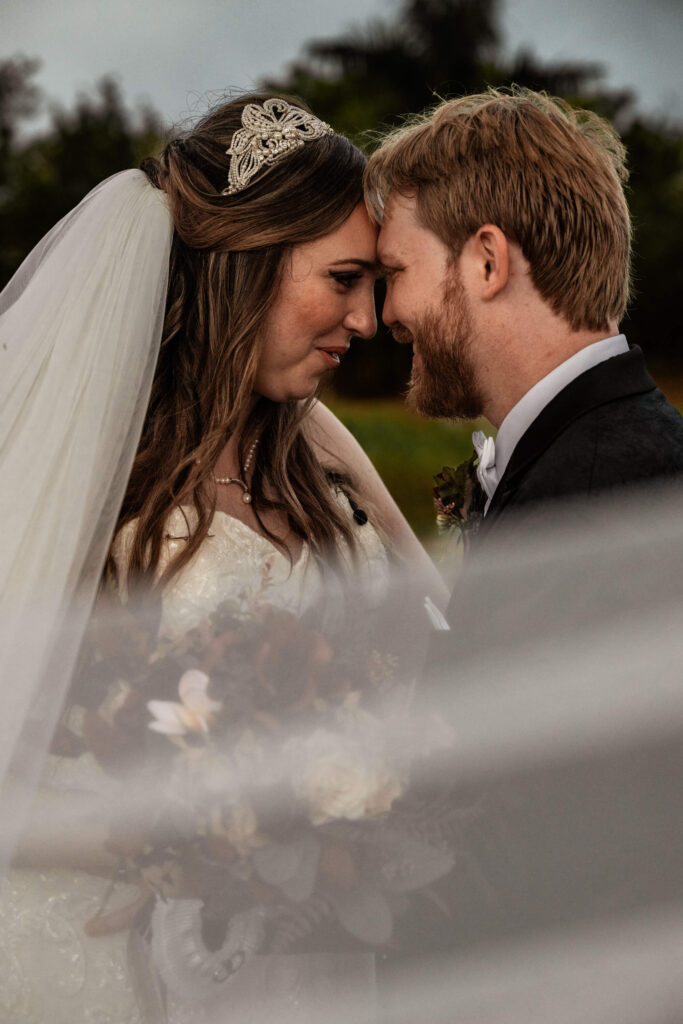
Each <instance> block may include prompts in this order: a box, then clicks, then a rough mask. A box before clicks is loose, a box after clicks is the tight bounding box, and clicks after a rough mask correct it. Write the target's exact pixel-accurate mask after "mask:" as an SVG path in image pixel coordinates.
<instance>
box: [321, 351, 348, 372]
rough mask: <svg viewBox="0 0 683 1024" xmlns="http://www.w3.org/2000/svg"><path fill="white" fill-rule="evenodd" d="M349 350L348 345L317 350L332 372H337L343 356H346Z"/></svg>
mask: <svg viewBox="0 0 683 1024" xmlns="http://www.w3.org/2000/svg"><path fill="white" fill-rule="evenodd" d="M348 350H349V347H348V345H328V346H327V347H326V348H319V349H317V351H318V352H320V354H321V356H322V357H323V359H324V360H325V364H326V365H327V367H328V368H329V369H330V370H335V369H336V368H337V367H338V366H339V364H340V362H341V360H342V356H344V355H346V353H347V352H348Z"/></svg>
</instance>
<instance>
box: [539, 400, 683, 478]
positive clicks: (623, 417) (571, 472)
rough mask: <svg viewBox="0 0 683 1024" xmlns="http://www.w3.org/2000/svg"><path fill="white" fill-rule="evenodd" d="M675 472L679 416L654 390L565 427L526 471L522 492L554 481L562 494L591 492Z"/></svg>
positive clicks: (681, 437) (682, 421)
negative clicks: (541, 482) (573, 491)
mask: <svg viewBox="0 0 683 1024" xmlns="http://www.w3.org/2000/svg"><path fill="white" fill-rule="evenodd" d="M676 473H683V417H682V416H681V415H680V413H679V412H678V410H677V409H675V408H674V406H672V405H671V404H670V403H669V402H668V401H667V400H666V398H665V397H664V395H663V394H662V392H661V391H660V390H659V389H658V388H653V389H651V390H650V391H647V392H645V393H641V394H632V395H624V396H621V397H619V398H615V399H613V400H612V401H609V402H606V403H605V404H602V405H597V406H595V407H594V408H591V409H589V410H587V411H585V412H584V413H583V414H582V415H580V416H578V417H577V418H576V419H574V420H572V421H571V422H570V423H568V424H567V425H566V427H565V428H564V430H562V432H561V433H560V434H559V435H558V436H557V437H556V438H555V439H554V441H553V442H552V444H550V445H549V446H548V448H546V450H545V451H544V452H543V453H542V454H541V455H540V457H539V458H538V460H537V461H536V462H535V464H534V465H533V466H531V467H530V468H529V472H528V474H527V475H526V479H525V480H524V481H523V482H522V483H521V489H522V490H525V489H526V488H531V489H533V488H534V486H535V484H536V483H537V482H540V481H543V482H544V486H545V488H547V487H548V485H549V483H551V482H552V481H553V480H555V483H556V487H557V489H558V492H560V493H561V492H562V491H564V490H565V488H569V489H572V490H574V489H575V488H576V489H578V490H579V491H583V492H585V493H589V492H591V491H593V490H596V489H601V488H602V487H610V486H613V485H618V484H620V483H628V482H631V481H635V480H639V479H645V478H650V477H655V476H667V475H669V474H676ZM521 496H522V495H520V497H521Z"/></svg>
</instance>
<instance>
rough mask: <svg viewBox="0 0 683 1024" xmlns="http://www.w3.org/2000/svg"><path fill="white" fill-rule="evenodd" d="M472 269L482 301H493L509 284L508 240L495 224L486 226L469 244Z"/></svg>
mask: <svg viewBox="0 0 683 1024" xmlns="http://www.w3.org/2000/svg"><path fill="white" fill-rule="evenodd" d="M468 248H469V250H470V251H469V257H470V261H471V262H470V269H471V271H472V272H473V274H474V281H475V287H476V288H477V291H478V293H479V297H480V299H482V300H484V301H486V300H487V299H493V298H494V297H495V296H496V295H498V293H499V292H500V291H502V289H503V288H504V287H505V285H506V284H507V282H508V278H509V275H510V249H509V245H508V240H507V238H506V237H505V235H504V234H503V232H502V231H501V230H500V228H499V227H496V225H495V224H484V225H483V226H482V227H480V228H479V230H478V231H477V232H476V234H474V235H473V236H472V238H470V240H469V242H468Z"/></svg>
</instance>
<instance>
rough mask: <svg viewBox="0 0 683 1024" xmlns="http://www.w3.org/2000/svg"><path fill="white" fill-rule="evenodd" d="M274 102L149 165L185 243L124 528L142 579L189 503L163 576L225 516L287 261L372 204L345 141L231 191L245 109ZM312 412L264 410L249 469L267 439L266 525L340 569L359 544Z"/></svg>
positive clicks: (182, 141)
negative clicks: (224, 460) (192, 518)
mask: <svg viewBox="0 0 683 1024" xmlns="http://www.w3.org/2000/svg"><path fill="white" fill-rule="evenodd" d="M267 98H268V96H267V95H261V94H251V95H247V96H242V97H240V98H239V99H236V100H234V101H232V102H229V103H227V104H225V105H223V106H220V107H219V108H217V109H216V110H214V111H213V112H211V113H209V114H208V115H207V116H206V117H204V118H203V119H202V120H201V121H200V122H199V123H198V124H197V125H196V127H195V128H193V129H192V130H191V131H190V132H189V133H187V134H186V135H184V136H183V137H182V138H178V139H175V140H174V141H172V142H171V143H169V145H168V146H167V147H166V149H165V151H164V153H163V155H162V157H161V159H160V160H153V159H149V160H146V161H144V163H143V164H142V170H143V171H145V172H146V174H147V175H148V177H149V178H150V180H151V181H152V183H153V184H155V185H156V186H157V187H158V188H160V189H163V191H164V192H165V193H166V195H167V197H168V200H169V203H170V208H171V212H172V216H173V222H174V228H175V232H174V239H173V246H172V251H171V259H170V279H169V287H168V301H167V305H166V317H165V322H164V328H163V335H162V342H161V351H160V354H159V359H158V364H157V367H156V371H155V375H154V382H153V386H152V394H151V399H150V403H149V408H148V411H147V415H146V418H145V423H144V428H143V431H142V438H141V441H140V445H139V448H138V451H137V455H136V457H135V461H134V464H133V469H132V472H131V476H130V480H129V483H128V487H127V490H126V496H125V499H124V502H123V506H122V509H121V513H120V516H119V520H118V524H117V530H118V529H120V528H121V527H122V526H123V525H124V524H126V523H128V522H130V521H131V520H133V519H136V520H137V523H136V528H135V533H134V537H133V541H132V546H131V553H130V561H129V565H128V571H129V572H130V573H132V574H144V573H151V574H154V572H155V570H156V569H157V567H158V565H159V559H160V555H161V551H162V546H163V541H164V536H165V523H166V520H167V517H168V515H169V513H170V512H171V510H172V509H173V508H174V507H175V506H177V505H178V504H179V503H180V502H181V500H182V502H183V503H188V504H193V505H194V506H195V507H196V510H197V518H196V524H195V525H194V526H193V528H192V529H191V530H190V537H189V542H188V543H187V545H185V546H184V547H183V550H182V552H181V553H180V555H179V556H177V557H176V558H175V559H174V560H173V561H172V562H171V564H170V565H169V566H168V567H167V568H166V569H165V571H164V573H163V575H162V576H161V577H160V578H161V579H167V578H168V577H169V576H170V575H172V574H173V573H175V572H177V571H178V569H180V568H181V567H182V566H183V565H184V564H186V563H187V562H188V561H189V559H190V558H191V557H192V556H193V554H194V553H195V552H196V551H197V549H198V547H199V545H200V544H201V542H202V540H203V539H204V538H205V537H206V535H207V533H208V530H209V525H210V522H211V518H212V515H213V512H214V510H215V499H216V495H215V484H214V481H213V467H214V465H215V462H216V459H217V457H218V455H219V453H220V452H221V450H222V448H223V447H224V445H225V443H226V441H227V440H228V438H229V437H230V436H231V435H232V434H233V432H234V431H235V428H236V426H237V424H238V421H239V419H240V416H241V415H243V414H244V410H245V408H246V407H247V406H248V404H249V402H250V399H251V396H252V391H253V384H254V379H255V375H256V370H257V366H258V362H259V355H260V351H261V346H262V343H263V340H264V338H263V329H264V324H265V321H266V317H267V314H268V312H269V310H270V308H271V306H272V303H273V300H274V299H275V297H276V295H277V292H278V289H279V286H280V280H281V275H282V269H283V265H284V262H285V260H286V258H287V257H288V254H289V252H290V250H291V247H292V246H293V245H295V244H297V243H299V242H308V241H311V240H313V239H316V238H319V237H321V236H323V235H326V234H327V233H329V232H330V231H333V230H334V229H335V228H336V227H338V226H339V225H340V224H341V223H342V222H343V221H344V220H345V219H346V218H347V217H348V216H349V214H350V213H351V212H352V211H353V209H354V208H355V207H356V205H357V204H358V203H359V202H360V201H361V200H362V195H363V191H362V179H363V171H364V167H365V157H364V156H363V154H362V153H361V152H360V151H359V150H358V149H356V148H355V147H354V146H353V145H352V144H351V143H350V142H349V141H348V139H346V138H344V137H343V136H341V135H337V134H332V133H330V134H327V133H326V134H322V135H321V137H319V138H316V139H314V140H313V141H310V142H306V144H305V145H303V146H301V147H300V148H299V149H298V150H296V151H294V152H291V153H289V154H288V155H287V156H286V158H285V159H282V160H280V161H278V162H276V163H274V164H273V165H272V166H270V165H269V166H267V169H266V170H265V172H264V173H257V174H256V175H255V176H254V179H253V180H250V181H249V183H248V186H247V187H243V188H241V189H240V190H239V191H237V192H235V194H226V190H227V186H228V170H229V165H230V157H229V156H228V155H226V150H227V149H228V148H229V147H230V144H231V140H232V137H233V134H234V133H235V132H236V131H238V130H239V129H240V127H241V115H242V111H243V109H244V106H245V104H247V103H263V102H264V101H265V100H266V99H267ZM297 105H298V106H302V107H303V104H299V103H298V102H297ZM259 170H260V168H259ZM309 406H310V403H309V402H308V403H301V402H285V403H275V402H272V401H269V400H267V399H264V398H262V399H260V400H259V402H258V403H257V405H256V407H255V408H254V409H253V411H252V412H251V414H250V416H249V419H248V420H247V423H246V426H245V428H244V430H243V431H242V433H241V438H240V451H239V458H240V465H243V462H244V453H245V451H246V449H247V447H248V445H249V443H250V441H251V440H252V439H253V438H254V437H256V436H258V437H259V448H258V454H259V457H258V458H257V459H256V461H255V466H254V475H253V480H252V483H251V488H250V490H251V492H252V495H253V498H254V506H253V507H254V512H255V514H256V515H257V517H259V510H260V511H261V512H263V511H265V510H267V509H278V510H280V511H282V512H284V513H285V514H286V516H287V517H288V520H289V524H290V527H291V529H292V530H293V531H294V533H296V534H298V535H299V536H300V537H302V538H304V539H305V540H306V541H307V542H308V543H309V544H310V546H311V548H312V550H313V551H314V553H316V554H320V555H322V554H323V553H325V555H326V556H327V557H328V558H329V557H330V554H331V555H332V557H334V550H335V547H336V542H337V541H338V539H339V538H340V537H343V538H345V539H346V540H347V542H349V543H350V544H351V546H352V549H353V536H352V532H351V530H350V528H349V518H348V517H347V516H346V515H345V514H344V511H343V510H342V509H340V507H339V504H338V502H336V501H335V499H334V496H333V493H332V489H331V487H330V482H329V480H328V478H327V477H326V474H325V471H324V469H323V468H322V466H321V464H320V462H319V460H318V458H317V457H316V455H315V453H314V451H313V449H312V447H311V445H310V443H309V442H308V440H307V439H306V436H305V433H304V431H303V429H302V420H303V419H304V417H305V415H306V412H307V411H308V408H309ZM259 522H260V523H261V527H262V529H263V530H264V532H265V533H266V534H267V535H268V536H270V537H272V539H274V540H277V539H278V538H276V537H274V536H273V534H272V533H270V531H269V530H268V529H267V528H266V526H265V525H264V523H263V521H262V520H261V519H260V517H259Z"/></svg>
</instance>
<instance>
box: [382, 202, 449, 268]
mask: <svg viewBox="0 0 683 1024" xmlns="http://www.w3.org/2000/svg"><path fill="white" fill-rule="evenodd" d="M432 239H433V240H434V241H436V236H435V235H434V234H433V233H432V232H431V231H430V230H429V228H427V227H425V225H424V224H422V222H421V220H420V218H419V216H418V212H417V200H416V198H415V197H414V196H405V195H402V194H401V193H398V192H390V193H389V196H388V197H387V200H386V202H385V204H384V215H383V217H382V224H381V227H380V232H379V238H378V240H377V255H378V257H379V261H380V263H385V264H387V265H391V264H392V263H394V262H396V260H398V259H401V258H402V257H405V256H407V255H410V254H413V253H415V252H419V251H420V250H422V249H424V248H425V247H429V246H430V243H431V242H432Z"/></svg>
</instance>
